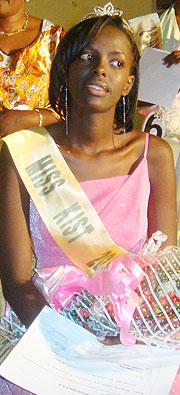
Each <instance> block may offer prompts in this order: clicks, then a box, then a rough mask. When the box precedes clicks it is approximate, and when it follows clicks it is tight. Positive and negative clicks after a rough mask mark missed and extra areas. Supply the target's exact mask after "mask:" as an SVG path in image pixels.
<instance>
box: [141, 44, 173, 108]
mask: <svg viewBox="0 0 180 395" xmlns="http://www.w3.org/2000/svg"><path fill="white" fill-rule="evenodd" d="M166 55H168V52H166V51H162V50H160V49H156V48H146V49H145V50H144V52H143V55H142V58H141V60H140V87H139V95H138V100H142V101H146V102H149V103H154V104H158V105H162V106H166V107H169V108H170V107H172V105H173V103H174V100H175V97H176V95H177V92H178V90H179V88H180V63H179V64H176V65H172V66H171V67H169V68H167V67H166V65H164V64H163V58H164V57H165V56H166Z"/></svg>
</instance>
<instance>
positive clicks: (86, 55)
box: [80, 53, 93, 60]
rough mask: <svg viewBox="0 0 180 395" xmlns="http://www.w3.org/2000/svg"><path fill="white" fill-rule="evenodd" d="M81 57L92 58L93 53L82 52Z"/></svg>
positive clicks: (84, 58)
mask: <svg viewBox="0 0 180 395" xmlns="http://www.w3.org/2000/svg"><path fill="white" fill-rule="evenodd" d="M80 58H81V59H83V60H92V59H93V55H92V54H91V53H82V54H81V56H80Z"/></svg>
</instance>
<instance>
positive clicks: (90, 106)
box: [0, 10, 176, 326]
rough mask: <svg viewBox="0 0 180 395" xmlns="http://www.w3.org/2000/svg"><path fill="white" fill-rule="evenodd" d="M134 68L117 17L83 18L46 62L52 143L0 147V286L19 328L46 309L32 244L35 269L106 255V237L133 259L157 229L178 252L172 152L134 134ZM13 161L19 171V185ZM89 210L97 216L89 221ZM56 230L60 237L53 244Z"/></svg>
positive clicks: (38, 135)
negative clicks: (54, 120) (54, 119)
mask: <svg viewBox="0 0 180 395" xmlns="http://www.w3.org/2000/svg"><path fill="white" fill-rule="evenodd" d="M138 62H139V54H138V50H137V47H136V44H135V42H134V38H133V35H132V32H131V30H130V28H129V26H128V24H127V23H126V22H125V21H124V20H123V19H122V18H121V13H120V12H119V15H118V13H117V10H116V12H114V15H113V13H112V12H111V14H110V15H108V13H107V12H106V13H105V15H102V16H100V17H99V16H97V15H91V18H90V19H86V20H84V21H82V22H81V23H80V24H78V25H76V26H75V27H74V28H72V29H71V30H70V31H69V32H68V33H67V34H66V35H65V37H64V38H63V40H62V41H61V44H60V46H59V47H58V51H57V54H56V57H55V60H54V62H53V66H52V71H51V83H50V101H51V105H52V107H53V108H54V110H56V111H57V113H58V114H59V115H61V117H62V121H61V122H60V123H58V124H54V125H52V126H50V127H48V131H49V133H50V135H51V137H53V140H51V137H50V135H48V134H47V131H46V130H45V129H38V130H37V131H35V132H33V131H32V132H31V131H29V132H28V131H27V132H22V133H21V132H18V133H16V136H15V135H14V134H12V135H11V136H8V138H6V143H7V145H6V144H3V147H2V153H1V156H0V184H1V189H0V206H1V210H0V235H1V237H0V262H1V278H2V284H3V291H4V295H5V297H6V299H7V300H8V302H9V304H10V305H11V307H12V309H13V310H14V311H15V312H16V314H17V315H18V317H19V318H20V320H21V321H22V322H23V323H24V324H25V325H26V326H29V325H30V323H31V322H32V321H33V319H34V318H35V317H36V316H37V314H38V313H39V312H40V310H41V309H42V307H43V306H44V305H45V303H46V301H45V299H44V297H43V296H42V295H41V294H40V292H39V291H38V290H37V289H36V288H35V286H34V284H33V282H32V241H31V240H33V244H34V251H35V255H36V258H37V266H53V265H65V264H71V265H72V264H73V263H74V264H77V265H79V266H80V264H79V262H80V261H81V258H82V256H83V257H85V256H86V254H87V255H88V253H89V251H90V254H92V255H93V251H95V252H96V250H97V251H99V244H102V250H103V248H104V250H105V249H106V237H107V235H106V232H108V233H109V235H110V237H111V238H112V240H113V242H114V243H115V244H116V245H118V246H120V247H121V248H123V249H126V250H128V251H132V252H134V253H137V252H138V251H139V249H140V248H141V247H142V245H143V244H144V242H145V240H146V239H147V238H148V237H149V236H151V235H152V233H153V232H155V231H157V230H161V231H162V232H164V233H166V234H167V236H168V240H167V243H166V244H170V245H171V244H173V245H174V244H176V196H175V174H174V166H173V156H172V152H171V149H170V147H169V145H168V144H167V143H166V142H165V141H164V140H162V139H160V138H158V137H156V136H153V135H151V136H149V135H148V134H146V133H142V132H139V131H138V130H134V129H133V114H134V109H135V106H136V97H137V88H138ZM13 136H15V138H16V148H17V150H18V151H17V152H15V151H14V148H13V147H14V145H13V140H12V139H13ZM8 139H9V140H8ZM36 139H38V143H37V145H36ZM41 139H42V140H41ZM26 140H27V142H26ZM41 141H42V143H41ZM54 141H55V144H54ZM32 142H33V144H35V145H36V148H37V151H36V148H35V145H32ZM46 143H47V145H48V147H49V144H50V145H51V146H53V153H52V152H51V151H48V149H49V148H48V149H47V150H46ZM31 155H32V157H31ZM53 155H54V156H53ZM27 157H28V160H27V161H26V159H27ZM59 160H60V161H61V162H58V161H59ZM64 160H65V162H64ZM14 162H15V163H16V164H17V163H19V165H17V167H18V169H19V170H20V173H21V169H20V168H21V166H22V168H23V173H24V174H25V173H26V176H25V177H24V178H23V181H22V179H21V177H20V176H19V173H18V171H17V168H16V166H15V163H14ZM25 162H26V163H25ZM57 163H61V165H60V167H59V168H57V166H56V164H57ZM67 165H68V168H67V167H66V166H67ZM19 166H20V167H19ZM38 166H39V167H38ZM67 178H68V180H70V181H69V183H67ZM25 179H26V180H25ZM26 181H27V183H26ZM77 182H78V183H80V186H79V184H77V185H76V183H77ZM25 185H26V187H25ZM27 189H28V191H29V193H30V194H31V191H32V189H33V193H35V195H36V196H35V195H33V193H32V197H31V196H30V195H29V193H28V191H27ZM84 193H85V195H84ZM72 194H73V199H74V196H75V199H76V200H74V201H73V199H71V195H72ZM34 197H35V198H34ZM51 198H52V200H51ZM58 199H59V200H58ZM84 199H89V201H90V202H91V204H90V206H89V203H88V201H87V200H86V202H85V204H84V206H83V205H82V206H81V205H80V204H79V201H81V202H82V201H83V202H84ZM33 200H34V202H35V203H36V205H35V204H34V202H33ZM36 206H37V207H36ZM92 206H94V209H95V213H96V214H94V212H93V217H90V216H91V211H92V210H93V207H92ZM54 210H55V211H54ZM56 211H57V214H55V213H56ZM39 213H41V215H40V214H39ZM52 213H53V214H52ZM97 214H98V216H99V218H100V220H101V221H102V223H103V224H104V227H105V229H106V231H105V230H104V228H103V229H102V228H101V226H100V228H101V229H100V233H99V231H97V232H96V230H97V228H98V226H99V222H98V218H97ZM50 216H52V218H50ZM89 218H90V221H89ZM92 218H93V220H92ZM51 220H52V221H51ZM53 220H54V221H55V222H56V223H55V235H54V230H52V227H53V225H54V222H53ZM63 221H64V222H63ZM88 221H89V222H88ZM45 224H46V225H45ZM56 225H57V226H56ZM102 226H103V225H102ZM57 228H58V229H57ZM98 229H99V228H98ZM56 232H57V233H58V232H61V235H60V243H59V242H58V240H59V239H58V236H57V235H56ZM99 235H100V236H99ZM56 236H57V237H56ZM54 239H55V240H56V241H55V240H54ZM108 240H109V239H108ZM76 243H79V244H76ZM58 244H59V245H58ZM73 244H74V245H75V247H74V248H73ZM60 246H61V247H62V249H61V248H60ZM91 250H92V251H91ZM79 251H80V253H79ZM115 256H117V255H115ZM71 257H75V258H71ZM78 259H79V261H78ZM82 260H83V259H82ZM93 262H94V261H93ZM81 263H82V262H81ZM91 264H92V261H91V262H89V265H86V268H87V267H88V268H92V265H91Z"/></svg>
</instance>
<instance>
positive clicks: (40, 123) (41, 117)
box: [34, 108, 43, 127]
mask: <svg viewBox="0 0 180 395" xmlns="http://www.w3.org/2000/svg"><path fill="white" fill-rule="evenodd" d="M34 110H35V111H36V112H38V114H39V125H38V126H39V127H41V126H42V125H43V116H42V114H41V112H40V110H39V108H35V109H34Z"/></svg>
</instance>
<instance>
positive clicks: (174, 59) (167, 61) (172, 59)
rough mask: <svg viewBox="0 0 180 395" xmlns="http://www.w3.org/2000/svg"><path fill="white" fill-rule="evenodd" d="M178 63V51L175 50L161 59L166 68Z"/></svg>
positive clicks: (179, 53)
mask: <svg viewBox="0 0 180 395" xmlns="http://www.w3.org/2000/svg"><path fill="white" fill-rule="evenodd" d="M178 63H180V50H175V51H173V52H171V53H170V54H169V55H167V56H165V58H164V59H163V64H164V65H166V67H168V68H169V67H171V66H172V65H173V64H178Z"/></svg>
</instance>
